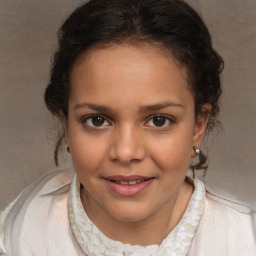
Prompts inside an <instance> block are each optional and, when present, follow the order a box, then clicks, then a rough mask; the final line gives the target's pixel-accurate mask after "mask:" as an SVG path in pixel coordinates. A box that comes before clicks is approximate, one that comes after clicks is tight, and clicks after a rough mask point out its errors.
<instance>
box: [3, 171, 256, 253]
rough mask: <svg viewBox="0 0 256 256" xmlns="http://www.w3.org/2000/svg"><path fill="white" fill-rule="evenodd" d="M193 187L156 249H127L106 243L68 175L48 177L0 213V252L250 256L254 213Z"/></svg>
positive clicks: (197, 184) (76, 183)
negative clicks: (181, 209) (89, 216)
mask: <svg viewBox="0 0 256 256" xmlns="http://www.w3.org/2000/svg"><path fill="white" fill-rule="evenodd" d="M72 180H73V182H72ZM70 184H71V185H70ZM194 185H195V190H194V192H193V194H192V196H191V199H190V201H189V204H188V206H187V209H186V211H185V213H184V215H183V217H182V219H181V220H180V222H179V223H178V224H177V226H176V227H175V228H174V229H173V230H172V231H171V232H170V233H169V235H168V236H167V237H166V238H165V239H164V240H163V241H162V243H161V244H160V245H150V246H138V245H137V246H132V245H128V244H123V243H121V242H118V241H113V240H111V239H109V238H108V237H106V236H105V235H104V234H103V233H102V232H101V231H100V230H99V229H98V228H97V227H96V226H95V225H94V224H93V223H92V222H91V220H90V219H89V218H88V217H87V215H86V213H85V212H84V210H83V207H82V204H81V200H80V183H79V180H78V179H77V177H76V175H75V174H74V173H73V172H72V171H70V170H64V171H56V172H53V173H50V174H48V175H46V176H45V177H43V178H41V179H39V180H38V181H36V182H35V183H33V184H32V185H30V186H29V187H28V188H26V189H25V190H24V191H23V192H22V193H21V194H20V196H19V197H18V199H16V201H15V202H14V203H12V204H11V205H10V206H9V207H8V208H7V209H6V210H5V211H4V212H2V213H1V216H0V254H1V251H2V253H4V252H6V256H7V255H8V256H9V255H14V256H23V255H24V256H32V255H33V256H36V255H38V256H39V255H40V256H47V255H55V256H58V255H62V256H65V255H88V256H92V255H97V256H100V255H102V256H103V255H104V256H105V255H109V256H110V255H111V256H116V255H121V256H128V255H129V256H132V255H133V256H142V255H143V256H149V255H156V256H157V255H165V256H166V255H167V256H168V255H170V256H171V255H178V256H185V255H187V256H195V255H196V256H205V255H207V256H216V255H218V256H221V255H223V256H241V255H243V256H253V255H254V256H255V255H256V239H255V237H256V236H255V230H256V229H255V222H254V217H255V216H256V214H255V212H254V211H253V210H251V209H250V208H248V207H246V206H243V205H241V204H238V203H233V202H230V201H228V200H226V199H223V198H221V197H218V196H215V195H213V194H212V191H211V193H209V192H206V194H205V187H204V184H203V183H202V182H201V181H199V180H194Z"/></svg>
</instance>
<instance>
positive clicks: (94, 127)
mask: <svg viewBox="0 0 256 256" xmlns="http://www.w3.org/2000/svg"><path fill="white" fill-rule="evenodd" d="M95 117H99V118H102V121H103V124H104V123H105V122H108V123H109V124H108V125H99V126H96V125H93V123H92V118H95ZM157 117H161V118H164V124H163V125H162V126H157V125H147V124H148V123H149V122H150V121H151V122H153V119H154V118H157ZM89 120H91V124H86V122H88V121H89ZM166 122H169V123H168V124H167V125H166ZM81 123H82V126H83V127H84V128H85V129H102V128H104V127H106V126H111V123H110V121H108V118H106V117H105V116H103V115H100V114H92V115H88V116H86V117H84V118H83V119H82V122H81ZM175 123H176V121H175V120H174V119H173V118H171V117H170V116H166V115H164V114H155V115H152V116H150V117H149V118H148V119H147V121H146V123H145V124H146V126H147V127H153V128H155V129H161V128H162V129H163V128H167V127H169V126H170V125H172V124H175Z"/></svg>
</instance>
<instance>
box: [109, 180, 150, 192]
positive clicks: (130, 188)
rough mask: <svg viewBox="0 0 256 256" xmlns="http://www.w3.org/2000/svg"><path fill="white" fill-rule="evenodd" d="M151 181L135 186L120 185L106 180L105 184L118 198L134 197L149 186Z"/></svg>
mask: <svg viewBox="0 0 256 256" xmlns="http://www.w3.org/2000/svg"><path fill="white" fill-rule="evenodd" d="M152 181H153V179H149V180H145V181H142V182H140V183H138V184H135V185H122V184H119V183H115V182H112V181H110V180H107V179H106V182H107V184H108V186H109V187H110V189H111V190H112V191H113V192H114V193H115V194H117V195H120V196H136V195H137V194H139V193H140V192H142V191H143V190H144V189H146V188H147V187H148V186H149V185H150V184H151V182H152Z"/></svg>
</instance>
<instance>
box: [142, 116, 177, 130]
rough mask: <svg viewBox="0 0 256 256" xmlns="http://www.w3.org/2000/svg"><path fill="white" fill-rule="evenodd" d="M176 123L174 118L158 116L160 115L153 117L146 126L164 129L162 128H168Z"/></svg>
mask: <svg viewBox="0 0 256 256" xmlns="http://www.w3.org/2000/svg"><path fill="white" fill-rule="evenodd" d="M174 123H175V121H174V120H173V119H172V118H170V117H168V116H165V115H161V114H158V115H154V116H152V117H151V118H150V119H149V120H148V122H147V123H146V126H150V127H153V128H162V127H165V128H167V127H168V126H170V125H172V124H174Z"/></svg>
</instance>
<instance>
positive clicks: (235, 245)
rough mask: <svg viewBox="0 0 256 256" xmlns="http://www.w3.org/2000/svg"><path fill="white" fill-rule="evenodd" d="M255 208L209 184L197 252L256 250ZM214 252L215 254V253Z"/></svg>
mask: <svg viewBox="0 0 256 256" xmlns="http://www.w3.org/2000/svg"><path fill="white" fill-rule="evenodd" d="M255 217H256V213H255V210H254V209H252V208H251V207H249V206H247V205H246V204H244V203H242V202H239V201H238V200H235V199H230V198H229V197H227V196H226V195H225V194H223V193H218V191H215V190H214V189H212V188H207V186H206V198H205V207H204V212H203V215H202V218H201V221H200V224H199V226H198V229H197V231H196V235H195V239H194V244H193V248H194V250H196V252H197V255H204V253H206V252H208V253H207V255H209V256H211V255H227V256H229V255H230V256H231V255H232V256H236V255H237V256H238V255H246V256H251V255H255V253H256V226H255ZM211 253H212V254H211Z"/></svg>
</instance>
